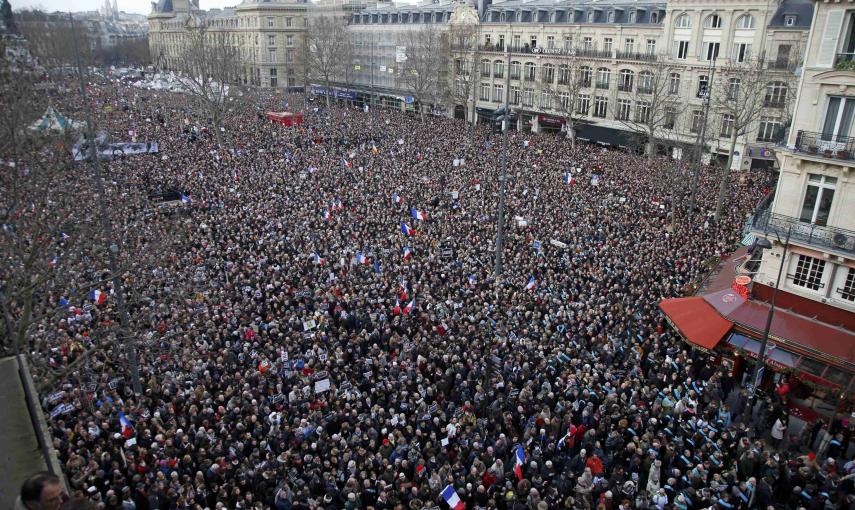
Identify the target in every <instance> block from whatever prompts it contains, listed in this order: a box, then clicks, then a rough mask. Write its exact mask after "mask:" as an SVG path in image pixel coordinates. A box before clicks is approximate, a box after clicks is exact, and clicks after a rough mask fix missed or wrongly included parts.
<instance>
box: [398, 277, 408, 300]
mask: <svg viewBox="0 0 855 510" xmlns="http://www.w3.org/2000/svg"><path fill="white" fill-rule="evenodd" d="M398 288H399V289H400V290H399V291H398V299H401V300H403V301H406V300H407V282H406V281H404V280H403V279H401V284H400V285H399V286H398Z"/></svg>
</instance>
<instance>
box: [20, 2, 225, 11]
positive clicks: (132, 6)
mask: <svg viewBox="0 0 855 510" xmlns="http://www.w3.org/2000/svg"><path fill="white" fill-rule="evenodd" d="M110 1H111V2H112V1H113V0H110ZM117 1H118V3H119V10H120V11H125V12H133V13H136V14H148V13H150V12H151V2H150V1H148V0H117ZM10 2H11V3H12V8H13V9H29V8H38V9H41V10H43V11H48V12H52V11H72V12H75V11H94V10H96V9H99V8H100V7H101V6H102V5H104V0H70V1H69V0H10ZM239 3H240V0H199V7H201V8H202V9H211V8H222V7H226V6H228V5H237V4H239Z"/></svg>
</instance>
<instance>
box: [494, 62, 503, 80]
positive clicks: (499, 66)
mask: <svg viewBox="0 0 855 510" xmlns="http://www.w3.org/2000/svg"><path fill="white" fill-rule="evenodd" d="M504 75H505V63H504V62H502V61H501V60H494V61H493V77H494V78H501V77H502V76H504Z"/></svg>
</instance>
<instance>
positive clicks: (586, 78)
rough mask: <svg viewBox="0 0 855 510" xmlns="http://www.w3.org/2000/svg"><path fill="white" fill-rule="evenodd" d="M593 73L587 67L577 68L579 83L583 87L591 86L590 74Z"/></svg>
mask: <svg viewBox="0 0 855 510" xmlns="http://www.w3.org/2000/svg"><path fill="white" fill-rule="evenodd" d="M592 73H593V71H592V70H591V68H590V67H588V66H582V67H580V68H579V83H580V84H581V85H582V86H583V87H590V86H591V74H592Z"/></svg>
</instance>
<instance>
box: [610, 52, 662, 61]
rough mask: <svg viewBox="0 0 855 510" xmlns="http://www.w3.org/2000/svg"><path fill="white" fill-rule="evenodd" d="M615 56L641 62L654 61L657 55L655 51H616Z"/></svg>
mask: <svg viewBox="0 0 855 510" xmlns="http://www.w3.org/2000/svg"><path fill="white" fill-rule="evenodd" d="M617 58H618V59H620V60H639V61H641V62H656V60H658V57H657V56H656V54H655V53H646V52H643V51H621V50H618V51H617Z"/></svg>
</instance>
